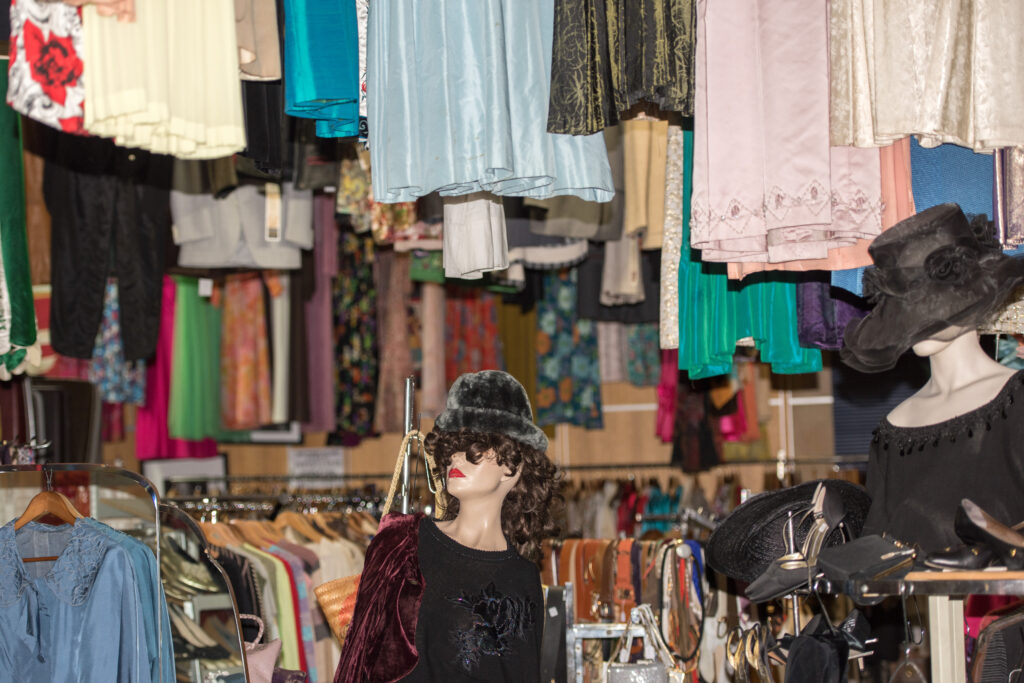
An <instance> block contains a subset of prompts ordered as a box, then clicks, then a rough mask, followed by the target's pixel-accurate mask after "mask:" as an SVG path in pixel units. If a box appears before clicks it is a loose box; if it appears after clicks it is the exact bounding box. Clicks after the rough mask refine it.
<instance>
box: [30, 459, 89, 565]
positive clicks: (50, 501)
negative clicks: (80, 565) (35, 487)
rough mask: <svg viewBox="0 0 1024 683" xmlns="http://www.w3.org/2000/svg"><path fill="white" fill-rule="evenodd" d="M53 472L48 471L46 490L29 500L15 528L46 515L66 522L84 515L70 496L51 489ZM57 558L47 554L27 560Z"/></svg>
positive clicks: (48, 560) (43, 560) (71, 522)
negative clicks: (69, 498)
mask: <svg viewBox="0 0 1024 683" xmlns="http://www.w3.org/2000/svg"><path fill="white" fill-rule="evenodd" d="M52 477H53V474H52V473H51V472H50V471H49V470H47V471H46V488H47V490H46V491H40V492H39V493H37V494H36V495H35V496H33V498H32V500H30V501H29V503H28V507H26V508H25V512H23V513H21V517H19V518H18V519H17V521H15V522H14V530H15V531H17V530H19V529H21V528H22V527H23V526H25V525H26V524H28V523H29V522H34V521H36V520H37V519H40V518H42V517H45V516H46V515H52V516H54V517H56V518H57V519H59V520H60V521H62V522H64V523H65V524H74V523H75V522H76V521H78V520H79V519H81V518H82V517H83V515H82V513H81V512H79V511H78V509H77V508H76V507H75V505H74V503H72V502H71V501H70V500H68V497H67V496H65V495H64V494H63V493H59V492H57V491H53V490H50V486H51V480H52ZM56 559H57V556H56V555H51V556H45V557H26V558H24V561H25V562H53V561H55V560H56Z"/></svg>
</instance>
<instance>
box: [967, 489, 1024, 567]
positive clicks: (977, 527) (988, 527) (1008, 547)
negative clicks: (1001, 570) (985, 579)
mask: <svg viewBox="0 0 1024 683" xmlns="http://www.w3.org/2000/svg"><path fill="white" fill-rule="evenodd" d="M960 510H963V532H964V533H965V534H966V535H967V536H968V538H974V537H976V538H978V539H980V540H981V542H982V543H984V544H985V546H987V547H988V548H989V549H990V550H991V551H992V552H993V553H995V555H996V557H998V558H999V560H1000V561H1001V562H1002V563H1003V564H1004V565H1006V568H1007V569H1011V570H1020V569H1024V536H1022V535H1021V534H1020V533H1019V532H1017V531H1015V530H1014V529H1012V528H1010V527H1008V526H1006V525H1005V524H1003V523H1002V522H1000V521H999V520H997V519H996V518H995V517H993V516H992V515H990V514H988V513H987V512H985V511H984V510H982V509H981V508H980V507H978V505H977V504H975V503H973V502H971V501H970V500H968V499H966V498H964V499H963V500H961V501H960ZM960 510H958V511H957V517H958V518H959V517H960ZM958 535H959V531H958ZM962 537H963V536H961V538H962Z"/></svg>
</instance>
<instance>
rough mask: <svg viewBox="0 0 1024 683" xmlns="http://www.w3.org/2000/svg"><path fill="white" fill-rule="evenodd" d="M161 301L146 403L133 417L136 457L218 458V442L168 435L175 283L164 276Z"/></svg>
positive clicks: (148, 370) (147, 379)
mask: <svg viewBox="0 0 1024 683" xmlns="http://www.w3.org/2000/svg"><path fill="white" fill-rule="evenodd" d="M162 298H163V300H162V306H161V309H160V336H159V340H158V341H157V346H156V358H155V359H154V361H153V363H152V364H151V365H149V367H147V369H146V403H145V404H144V405H141V406H139V408H138V410H137V411H136V415H135V457H136V458H138V459H139V460H151V459H153V458H206V457H212V456H214V455H217V442H216V441H214V440H213V439H203V440H201V441H185V440H182V439H174V438H171V436H170V434H169V432H168V428H167V413H168V404H169V401H170V392H171V370H172V368H171V362H172V354H173V349H174V311H175V298H176V288H175V285H174V280H173V279H171V277H170V276H164V279H163V290H162ZM219 390H220V389H219V387H218V391H219ZM217 419H218V420H219V419H220V417H219V415H218V418H217Z"/></svg>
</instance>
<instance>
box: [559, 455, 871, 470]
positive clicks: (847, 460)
mask: <svg viewBox="0 0 1024 683" xmlns="http://www.w3.org/2000/svg"><path fill="white" fill-rule="evenodd" d="M867 463H868V457H867V456H866V455H837V456H833V457H831V458H789V457H783V458H765V459H759V460H727V461H725V462H720V463H718V464H717V465H716V466H715V467H732V466H733V465H775V466H779V465H782V466H784V467H802V466H810V465H834V466H837V467H859V466H861V465H867ZM559 469H560V470H562V471H565V472H585V471H590V470H619V469H622V470H668V469H675V470H679V472H680V473H682V474H686V472H683V470H682V467H680V466H679V465H676V464H673V463H670V462H624V461H623V462H603V463H587V464H581V465H563V466H561V467H559Z"/></svg>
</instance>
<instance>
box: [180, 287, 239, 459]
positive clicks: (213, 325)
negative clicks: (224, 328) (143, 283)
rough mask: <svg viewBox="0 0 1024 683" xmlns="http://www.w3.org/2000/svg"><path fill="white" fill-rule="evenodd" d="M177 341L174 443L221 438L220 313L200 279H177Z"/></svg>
mask: <svg viewBox="0 0 1024 683" xmlns="http://www.w3.org/2000/svg"><path fill="white" fill-rule="evenodd" d="M172 279H173V280H174V291H175V293H174V337H173V340H174V341H173V348H172V350H171V378H170V380H171V381H170V390H169V396H168V407H167V433H168V434H169V435H170V437H171V438H172V439H186V440H191V441H200V440H202V439H207V438H214V439H216V438H219V437H220V436H221V435H222V434H223V433H224V431H225V430H224V429H222V428H221V423H220V392H221V382H220V362H221V361H220V356H221V342H220V337H221V309H220V308H219V307H217V306H215V305H214V304H213V303H212V302H211V301H210V297H204V296H201V295H200V293H199V280H198V279H196V278H193V277H184V276H181V275H175V276H173V278H172Z"/></svg>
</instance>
